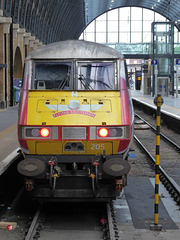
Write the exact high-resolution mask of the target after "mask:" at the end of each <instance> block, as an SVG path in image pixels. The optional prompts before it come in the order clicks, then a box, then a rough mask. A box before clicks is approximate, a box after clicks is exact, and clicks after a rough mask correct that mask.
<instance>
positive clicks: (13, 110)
mask: <svg viewBox="0 0 180 240" xmlns="http://www.w3.org/2000/svg"><path fill="white" fill-rule="evenodd" d="M17 121H18V106H14V107H9V108H7V109H3V110H0V175H1V174H2V173H3V172H4V171H5V170H6V169H7V168H8V166H9V165H10V164H11V163H12V161H13V159H14V157H15V156H16V155H17V151H18V149H19V143H18V137H17Z"/></svg>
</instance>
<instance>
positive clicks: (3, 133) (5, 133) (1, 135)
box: [0, 123, 17, 138]
mask: <svg viewBox="0 0 180 240" xmlns="http://www.w3.org/2000/svg"><path fill="white" fill-rule="evenodd" d="M16 128H17V123H15V124H13V125H11V126H10V127H8V128H6V129H5V130H4V131H2V132H0V138H3V137H4V136H6V135H7V134H9V133H11V132H12V131H14V130H15V129H16Z"/></svg>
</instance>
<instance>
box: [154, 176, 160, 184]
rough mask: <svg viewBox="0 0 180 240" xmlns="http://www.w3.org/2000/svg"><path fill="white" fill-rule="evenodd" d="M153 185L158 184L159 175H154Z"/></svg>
mask: <svg viewBox="0 0 180 240" xmlns="http://www.w3.org/2000/svg"><path fill="white" fill-rule="evenodd" d="M155 184H159V174H156V175H155Z"/></svg>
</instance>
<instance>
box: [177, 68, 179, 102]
mask: <svg viewBox="0 0 180 240" xmlns="http://www.w3.org/2000/svg"><path fill="white" fill-rule="evenodd" d="M178 83H179V80H178V65H176V98H178V85H179V84H178Z"/></svg>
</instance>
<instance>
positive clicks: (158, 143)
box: [156, 135, 160, 146]
mask: <svg viewBox="0 0 180 240" xmlns="http://www.w3.org/2000/svg"><path fill="white" fill-rule="evenodd" d="M156 145H158V146H159V145H160V135H157V136H156Z"/></svg>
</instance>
